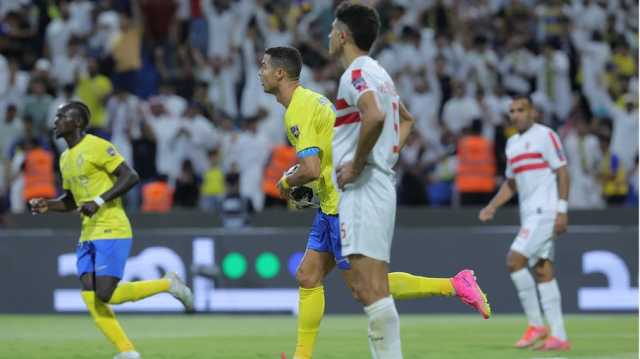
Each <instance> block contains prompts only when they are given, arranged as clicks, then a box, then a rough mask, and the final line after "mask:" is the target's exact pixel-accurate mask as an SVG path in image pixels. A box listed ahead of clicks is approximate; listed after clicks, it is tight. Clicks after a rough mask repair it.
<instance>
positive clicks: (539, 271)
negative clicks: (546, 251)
mask: <svg viewBox="0 0 640 359" xmlns="http://www.w3.org/2000/svg"><path fill="white" fill-rule="evenodd" d="M533 275H534V276H535V278H536V281H537V282H549V281H551V280H552V279H553V269H552V267H551V266H550V265H548V264H545V263H539V264H537V265H536V266H534V267H533Z"/></svg>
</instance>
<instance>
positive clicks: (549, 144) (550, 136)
mask: <svg viewBox="0 0 640 359" xmlns="http://www.w3.org/2000/svg"><path fill="white" fill-rule="evenodd" d="M543 143H544V148H543V153H542V155H543V156H544V159H545V160H546V161H547V163H549V166H550V167H551V168H552V169H554V170H555V169H558V168H560V167H562V166H564V165H566V164H567V158H566V156H565V154H564V149H563V148H562V143H561V142H560V139H559V138H558V135H557V134H556V133H555V132H553V131H552V130H547V133H546V134H545V136H544V139H543Z"/></svg>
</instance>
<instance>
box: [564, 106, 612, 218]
mask: <svg viewBox="0 0 640 359" xmlns="http://www.w3.org/2000/svg"><path fill="white" fill-rule="evenodd" d="M574 126H575V127H574V128H573V129H572V131H571V132H569V134H568V135H567V137H566V138H565V139H564V149H565V152H566V155H567V163H568V166H569V174H570V175H571V190H570V191H569V205H570V206H571V207H572V208H601V207H603V206H604V201H603V200H602V191H601V189H602V188H601V186H600V183H599V181H598V171H599V165H600V161H601V159H602V153H601V152H600V144H599V141H598V138H597V137H596V136H595V135H593V134H592V133H589V129H590V123H589V122H587V120H586V119H585V118H584V117H582V116H578V117H576V120H575V123H574Z"/></svg>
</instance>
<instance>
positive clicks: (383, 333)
mask: <svg viewBox="0 0 640 359" xmlns="http://www.w3.org/2000/svg"><path fill="white" fill-rule="evenodd" d="M364 311H365V313H366V314H367V317H368V318H369V348H370V349H371V355H372V356H373V358H374V359H375V358H380V359H383V358H384V359H402V346H401V343H400V316H398V311H397V310H396V304H395V302H394V301H393V298H392V297H391V296H389V297H387V298H383V299H380V300H378V301H377V302H375V303H373V304H371V305H368V306H366V307H364Z"/></svg>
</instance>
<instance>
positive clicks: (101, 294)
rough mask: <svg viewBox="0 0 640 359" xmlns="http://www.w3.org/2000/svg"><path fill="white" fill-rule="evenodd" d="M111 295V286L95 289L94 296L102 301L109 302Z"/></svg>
mask: <svg viewBox="0 0 640 359" xmlns="http://www.w3.org/2000/svg"><path fill="white" fill-rule="evenodd" d="M112 295H113V290H112V289H111V288H106V289H99V290H96V297H98V299H100V301H102V302H103V303H109V301H110V300H111V296H112Z"/></svg>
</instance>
